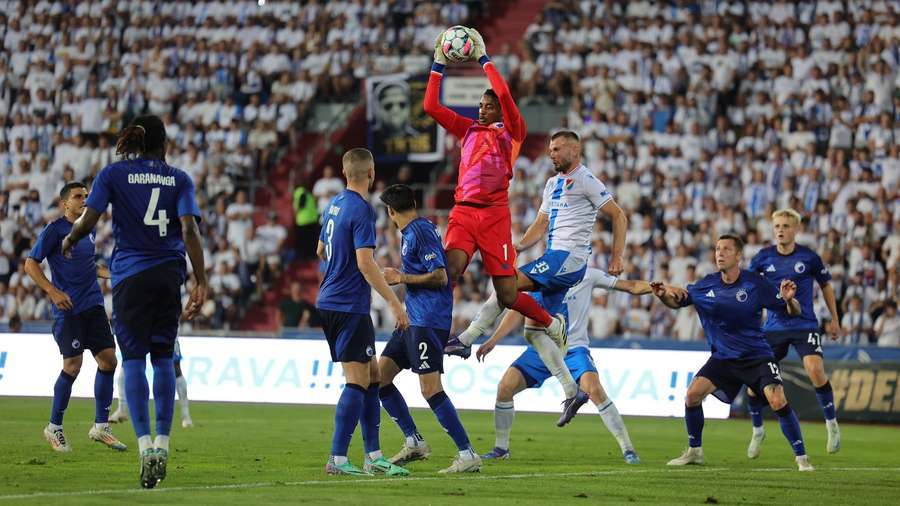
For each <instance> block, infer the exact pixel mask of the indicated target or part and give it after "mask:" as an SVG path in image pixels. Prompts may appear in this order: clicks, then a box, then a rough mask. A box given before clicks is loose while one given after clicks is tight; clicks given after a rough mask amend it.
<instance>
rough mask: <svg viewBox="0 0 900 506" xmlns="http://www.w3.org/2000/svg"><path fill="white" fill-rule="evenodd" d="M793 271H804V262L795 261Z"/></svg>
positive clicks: (801, 272) (800, 272)
mask: <svg viewBox="0 0 900 506" xmlns="http://www.w3.org/2000/svg"><path fill="white" fill-rule="evenodd" d="M794 272H796V273H797V274H803V273H804V272H806V264H804V263H803V262H797V263H795V264H794Z"/></svg>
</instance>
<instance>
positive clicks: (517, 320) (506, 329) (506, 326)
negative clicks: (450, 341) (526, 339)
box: [475, 311, 524, 362]
mask: <svg viewBox="0 0 900 506" xmlns="http://www.w3.org/2000/svg"><path fill="white" fill-rule="evenodd" d="M522 323H524V318H522V315H521V314H519V313H517V312H515V311H507V312H506V314H505V315H503V319H502V320H500V325H497V330H495V331H494V333H493V334H491V338H490V339H488V340H487V341H486V342H485V343H484V344H482V345H481V346H479V347H478V351H476V352H475V358H477V359H478V361H479V362H482V361H484V357H485V356H486V355H487V354H488V353H490V352H491V351H492V350H493V349H494V346H497V343H498V342H500V340H501V339H503V338H504V337H506V336H508V335H509V333H510V332H512V331H513V330H515V329H516V328H518V327H521V326H522Z"/></svg>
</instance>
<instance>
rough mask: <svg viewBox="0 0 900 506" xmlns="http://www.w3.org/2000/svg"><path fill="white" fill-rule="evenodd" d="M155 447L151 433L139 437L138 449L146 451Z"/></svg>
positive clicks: (142, 451) (141, 451)
mask: <svg viewBox="0 0 900 506" xmlns="http://www.w3.org/2000/svg"><path fill="white" fill-rule="evenodd" d="M151 448H153V439H151V438H150V436H149V435H146V436H141V437H139V438H138V451H139V452H140V453H144V451H145V450H149V449H151Z"/></svg>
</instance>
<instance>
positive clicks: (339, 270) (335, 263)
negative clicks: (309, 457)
mask: <svg viewBox="0 0 900 506" xmlns="http://www.w3.org/2000/svg"><path fill="white" fill-rule="evenodd" d="M341 161H342V164H343V172H344V177H346V178H347V189H346V190H344V191H342V192H341V193H339V194H337V195H336V196H335V197H334V198H333V199H332V200H331V202H330V203H329V204H328V207H326V208H325V212H324V213H323V215H324V217H325V221H324V223H323V224H322V232H321V233H320V234H319V244H318V247H317V249H316V253H317V254H318V255H319V258H321V259H323V260H325V261H326V262H327V267H326V270H325V277H324V279H323V280H322V284H321V286H320V287H319V298H318V300H316V308H317V309H318V310H319V314H320V315H321V317H322V329H323V330H324V331H325V338H326V339H327V340H328V347H329V348H330V349H331V360H332V361H334V362H340V363H341V367H342V368H343V370H344V376H345V377H346V378H347V381H346V385H345V386H344V390H343V391H342V392H341V397H340V399H338V403H337V408H336V409H335V414H334V435H333V437H332V440H331V456H330V457H329V458H328V462H327V463H326V464H325V472H326V473H327V474H346V475H352V476H361V475H370V474H373V473H383V474H386V475H388V476H405V475H408V474H409V471H407V470H406V469H404V468H402V467H399V466H395V465H394V464H391V463H390V462H389V461H388V460H387V459H386V458H384V455H382V453H381V442H380V441H379V435H378V433H379V425H380V424H381V403H380V402H379V400H378V390H379V388H378V387H379V374H378V363H377V362H376V361H374V360H372V358H373V357H374V356H375V329H374V326H373V325H372V317H371V316H369V309H370V306H371V304H372V288H374V289H375V290H376V291H377V292H378V293H379V294H380V295H381V296H382V297H384V299H385V300H387V301H388V305H389V307H390V310H391V313H393V315H394V318H395V319H396V320H397V328H398V329H399V330H406V329H407V328H408V327H409V318H408V317H407V316H406V311H405V310H404V309H403V306H402V305H401V304H400V300H399V299H397V296H396V295H395V294H394V292H393V290H391V287H390V286H388V284H387V282H386V281H385V280H384V275H383V274H382V273H381V269H379V267H378V264H377V263H375V210H374V209H372V206H371V205H369V202H368V200H366V199H368V197H369V189H370V188H371V187H372V183H373V182H374V181H375V160H374V159H373V158H372V153H370V152H369V151H368V150H366V149H363V148H354V149H351V150H350V151H347V152H346V153H344V157H343V159H342V160H341ZM357 423H359V424H360V425H361V426H362V436H363V442H364V443H365V445H364V446H365V451H366V456H365V459H364V465H363V469H359V468H358V467H356V466H354V465H353V464H351V463H350V461H349V460H348V459H347V449H348V448H349V446H350V440H351V439H352V438H353V432H354V431H355V430H356V424H357Z"/></svg>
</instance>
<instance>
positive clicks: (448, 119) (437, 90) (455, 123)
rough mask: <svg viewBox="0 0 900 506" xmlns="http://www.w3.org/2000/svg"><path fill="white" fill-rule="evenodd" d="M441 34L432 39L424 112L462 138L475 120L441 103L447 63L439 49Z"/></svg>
mask: <svg viewBox="0 0 900 506" xmlns="http://www.w3.org/2000/svg"><path fill="white" fill-rule="evenodd" d="M443 35H444V34H443V33H440V34H439V35H438V36H437V39H435V41H434V64H432V66H431V75H430V76H429V77H428V85H427V86H426V87H425V102H424V104H423V109H424V110H425V113H426V114H428V115H429V116H431V117H432V118H434V120H435V121H437V122H438V124H439V125H441V126H442V127H444V128H445V129H446V130H447V131H448V132H450V133H451V134H453V135H455V136H457V137H459V138H460V139H462V137H463V136H464V135H465V134H466V130H468V129H469V127H470V126H472V123H474V122H475V121H474V120H472V119H470V118H467V117H465V116H461V115H459V114H456V113H455V112H453V110H451V109H450V108H449V107H445V106H444V105H443V104H441V98H440V95H441V81H442V80H443V78H444V67H445V66H446V65H447V58H446V57H445V56H444V52H443V51H441V38H442V37H443Z"/></svg>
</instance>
